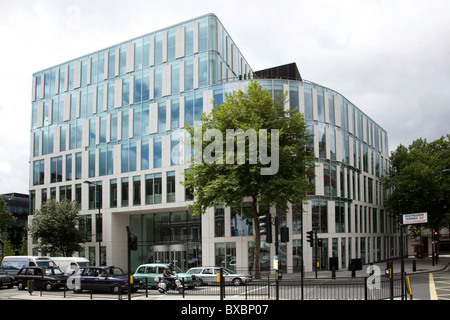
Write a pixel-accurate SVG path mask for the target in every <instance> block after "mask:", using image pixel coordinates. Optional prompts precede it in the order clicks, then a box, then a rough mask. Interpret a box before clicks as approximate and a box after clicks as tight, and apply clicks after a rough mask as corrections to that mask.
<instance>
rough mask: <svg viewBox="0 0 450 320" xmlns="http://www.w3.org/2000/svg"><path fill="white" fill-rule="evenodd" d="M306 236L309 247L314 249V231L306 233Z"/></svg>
mask: <svg viewBox="0 0 450 320" xmlns="http://www.w3.org/2000/svg"><path fill="white" fill-rule="evenodd" d="M306 234H307V236H306V239H307V241H308V242H309V246H310V247H314V231H312V230H311V231H308V232H307V233H306Z"/></svg>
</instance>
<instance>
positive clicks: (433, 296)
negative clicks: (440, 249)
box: [429, 273, 438, 300]
mask: <svg viewBox="0 0 450 320" xmlns="http://www.w3.org/2000/svg"><path fill="white" fill-rule="evenodd" d="M429 281H430V300H438V297H437V293H436V285H435V284H434V277H433V274H432V273H429Z"/></svg>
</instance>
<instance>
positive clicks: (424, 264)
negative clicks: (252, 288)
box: [282, 255, 450, 279]
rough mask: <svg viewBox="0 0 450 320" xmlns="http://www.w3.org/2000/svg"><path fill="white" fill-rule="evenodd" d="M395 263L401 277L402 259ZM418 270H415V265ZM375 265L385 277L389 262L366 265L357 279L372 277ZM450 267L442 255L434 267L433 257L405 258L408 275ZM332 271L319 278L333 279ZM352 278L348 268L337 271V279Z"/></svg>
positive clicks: (449, 259) (321, 273) (310, 275)
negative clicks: (371, 267)
mask: <svg viewBox="0 0 450 320" xmlns="http://www.w3.org/2000/svg"><path fill="white" fill-rule="evenodd" d="M391 261H392V262H393V273H394V275H397V274H398V275H399V274H400V272H401V259H399V258H396V259H393V260H391ZM414 263H415V265H416V268H415V270H416V271H414V270H413V265H414ZM371 265H373V266H375V267H378V268H379V271H380V273H381V275H384V272H385V269H386V268H387V261H383V262H377V263H373V264H366V265H363V266H362V270H357V271H356V272H355V276H356V277H357V278H361V277H362V278H363V277H367V276H369V275H370V272H371V271H370V266H371ZM449 265H450V255H441V256H440V257H439V261H438V263H437V264H435V265H434V266H433V263H432V260H431V257H427V258H423V259H418V258H415V257H408V258H404V270H405V272H406V273H407V274H418V273H429V272H439V271H442V270H444V269H445V268H446V267H447V266H449ZM331 275H332V272H331V271H318V272H317V278H331ZM351 276H352V272H351V271H348V269H347V268H345V269H340V270H337V271H336V278H349V277H351ZM282 277H283V279H291V278H293V277H299V274H298V273H295V274H283V275H282ZM305 278H307V279H312V278H315V272H314V271H313V272H305Z"/></svg>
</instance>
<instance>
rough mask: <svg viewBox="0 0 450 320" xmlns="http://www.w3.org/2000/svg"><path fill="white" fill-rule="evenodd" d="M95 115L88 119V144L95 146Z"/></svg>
mask: <svg viewBox="0 0 450 320" xmlns="http://www.w3.org/2000/svg"><path fill="white" fill-rule="evenodd" d="M95 120H96V119H95V117H92V118H90V119H89V145H90V146H95V131H96V121H95Z"/></svg>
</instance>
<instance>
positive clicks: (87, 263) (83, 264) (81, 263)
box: [78, 262, 90, 268]
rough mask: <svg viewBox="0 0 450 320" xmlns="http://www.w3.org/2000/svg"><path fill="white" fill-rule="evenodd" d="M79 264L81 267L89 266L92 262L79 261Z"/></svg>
mask: <svg viewBox="0 0 450 320" xmlns="http://www.w3.org/2000/svg"><path fill="white" fill-rule="evenodd" d="M78 265H79V266H80V268H81V267H89V265H90V263H89V262H78Z"/></svg>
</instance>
